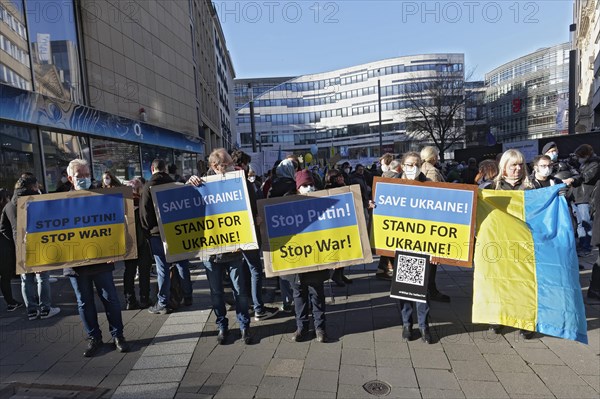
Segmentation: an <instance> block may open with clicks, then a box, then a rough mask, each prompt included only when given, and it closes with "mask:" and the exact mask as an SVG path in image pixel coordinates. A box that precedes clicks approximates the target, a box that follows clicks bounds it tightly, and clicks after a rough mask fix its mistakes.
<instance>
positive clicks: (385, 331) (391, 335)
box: [373, 325, 402, 343]
mask: <svg viewBox="0 0 600 399" xmlns="http://www.w3.org/2000/svg"><path fill="white" fill-rule="evenodd" d="M373 336H374V339H375V343H377V342H396V343H399V342H402V327H401V326H399V325H397V326H394V327H387V328H379V329H376V330H375V331H373Z"/></svg>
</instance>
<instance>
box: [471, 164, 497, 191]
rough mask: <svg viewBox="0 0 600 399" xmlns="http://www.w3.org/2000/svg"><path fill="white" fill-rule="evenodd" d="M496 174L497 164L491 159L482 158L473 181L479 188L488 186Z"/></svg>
mask: <svg viewBox="0 0 600 399" xmlns="http://www.w3.org/2000/svg"><path fill="white" fill-rule="evenodd" d="M496 176H498V164H497V163H496V161H495V160H493V159H484V160H483V161H481V162H480V163H479V173H477V176H475V183H477V184H478V185H479V188H481V189H484V188H489V186H490V185H492V183H493V182H494V178H496Z"/></svg>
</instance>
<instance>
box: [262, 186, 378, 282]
mask: <svg viewBox="0 0 600 399" xmlns="http://www.w3.org/2000/svg"><path fill="white" fill-rule="evenodd" d="M259 215H260V216H261V218H262V219H263V224H262V225H261V233H262V237H263V241H262V242H263V254H264V260H265V274H266V275H267V277H272V276H280V275H286V274H294V273H303V272H308V271H315V270H321V269H332V268H337V267H343V266H350V265H356V264H362V263H369V262H371V261H372V257H371V250H370V248H369V242H368V236H367V234H366V225H365V218H364V213H363V208H362V202H361V197H360V188H359V187H358V186H356V185H355V186H350V187H342V188H335V189H331V190H322V191H317V192H314V193H310V194H309V195H293V196H286V197H280V198H273V199H267V200H262V201H259Z"/></svg>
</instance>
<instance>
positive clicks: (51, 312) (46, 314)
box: [40, 307, 60, 319]
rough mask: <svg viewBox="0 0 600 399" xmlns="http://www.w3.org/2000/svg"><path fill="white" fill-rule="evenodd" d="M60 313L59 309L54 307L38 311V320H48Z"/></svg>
mask: <svg viewBox="0 0 600 399" xmlns="http://www.w3.org/2000/svg"><path fill="white" fill-rule="evenodd" d="M59 313H60V308H58V307H56V308H53V307H50V308H48V309H42V310H41V311H40V319H49V318H50V317H52V316H56V315H57V314H59Z"/></svg>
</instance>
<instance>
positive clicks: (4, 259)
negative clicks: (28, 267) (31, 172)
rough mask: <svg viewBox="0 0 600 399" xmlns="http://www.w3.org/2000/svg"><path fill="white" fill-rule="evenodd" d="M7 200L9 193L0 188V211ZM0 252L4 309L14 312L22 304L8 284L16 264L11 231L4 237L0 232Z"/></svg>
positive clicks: (0, 277) (0, 274)
mask: <svg viewBox="0 0 600 399" xmlns="http://www.w3.org/2000/svg"><path fill="white" fill-rule="evenodd" d="M9 202H10V195H9V192H8V190H6V189H4V188H0V212H1V211H3V210H4V207H5V206H6V205H7V204H8V203H9ZM0 222H1V219H0ZM0 252H1V253H2V256H0V292H2V296H3V297H4V300H5V301H6V310H7V311H8V312H14V311H15V310H17V309H19V308H20V307H22V306H23V304H22V303H21V302H19V301H16V300H15V299H14V297H13V294H12V288H11V284H10V280H12V279H13V278H14V277H15V266H16V264H17V259H16V254H15V244H14V242H13V240H12V231H10V237H6V236H5V235H4V234H2V233H0Z"/></svg>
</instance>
